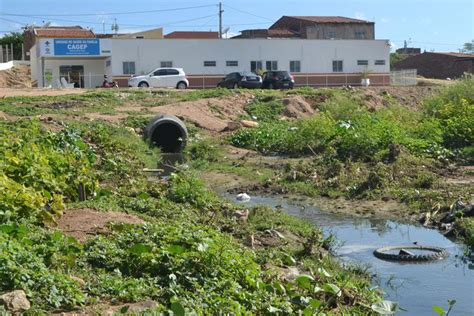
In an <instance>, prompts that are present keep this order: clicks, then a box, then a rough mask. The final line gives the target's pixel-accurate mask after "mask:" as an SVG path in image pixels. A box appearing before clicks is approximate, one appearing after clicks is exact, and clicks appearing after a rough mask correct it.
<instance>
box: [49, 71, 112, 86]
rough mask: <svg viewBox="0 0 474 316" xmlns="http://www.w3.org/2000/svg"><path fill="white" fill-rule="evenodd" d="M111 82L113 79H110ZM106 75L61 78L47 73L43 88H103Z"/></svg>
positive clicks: (73, 75)
mask: <svg viewBox="0 0 474 316" xmlns="http://www.w3.org/2000/svg"><path fill="white" fill-rule="evenodd" d="M109 80H110V81H111V80H112V78H109ZM103 81H104V75H98V74H92V73H88V74H84V75H82V74H81V75H79V74H72V73H67V74H64V75H61V76H53V75H51V73H45V74H44V77H43V83H44V84H43V86H44V87H46V88H97V87H100V86H102V82H103Z"/></svg>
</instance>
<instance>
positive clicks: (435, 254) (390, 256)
mask: <svg viewBox="0 0 474 316" xmlns="http://www.w3.org/2000/svg"><path fill="white" fill-rule="evenodd" d="M396 250H399V253H393V251H396ZM408 250H421V251H423V252H427V253H426V254H413V253H410V252H409V251H408ZM389 252H392V253H389ZM374 256H376V257H377V258H379V259H383V260H391V261H405V262H409V261H412V262H422V261H433V260H441V259H444V258H446V257H448V256H449V254H448V252H447V251H446V250H444V249H443V248H440V247H430V246H417V245H409V246H395V247H382V248H379V249H376V250H375V251H374Z"/></svg>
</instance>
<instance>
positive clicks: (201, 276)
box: [0, 119, 380, 314]
mask: <svg viewBox="0 0 474 316" xmlns="http://www.w3.org/2000/svg"><path fill="white" fill-rule="evenodd" d="M0 131H1V132H0V143H1V144H2V147H1V148H2V149H1V151H2V152H1V155H0V157H1V158H0V168H1V171H2V178H1V182H0V183H1V190H0V214H1V217H0V292H6V291H11V290H17V289H22V290H24V291H25V292H26V294H27V296H28V299H29V300H30V301H31V302H32V306H33V307H32V309H31V310H30V311H29V313H31V314H39V313H43V312H52V311H54V310H71V309H75V308H85V309H87V308H89V306H90V307H91V308H93V307H94V306H95V305H96V304H98V303H107V302H113V303H120V302H136V301H142V300H146V299H153V300H155V301H156V302H158V304H159V307H158V308H156V310H155V312H165V311H174V312H175V313H177V314H183V313H182V312H183V311H188V312H191V311H194V312H196V313H198V314H203V313H212V314H214V313H235V314H267V313H268V314H271V313H285V314H293V313H297V312H298V311H304V312H305V313H307V314H309V313H314V312H331V311H332V312H334V313H350V314H367V313H370V311H371V310H370V306H371V304H373V303H375V302H378V301H380V296H379V293H378V292H377V291H376V290H374V289H371V284H370V279H369V278H368V277H367V275H366V274H365V272H363V271H361V270H360V269H356V268H345V269H343V268H342V267H341V266H340V264H339V263H337V262H335V261H334V260H333V259H332V258H331V257H330V256H329V255H328V253H327V250H325V248H326V249H327V248H328V247H330V240H325V239H324V238H323V237H322V234H321V232H320V231H319V230H317V229H316V228H314V227H312V226H310V225H309V224H306V223H304V222H301V221H299V220H297V219H295V218H293V217H290V216H288V215H285V214H283V213H281V212H278V211H274V210H272V209H268V208H258V209H254V210H251V211H250V214H249V215H248V219H244V220H242V219H238V218H237V217H236V216H235V215H234V214H235V212H237V211H240V210H239V209H238V208H237V206H235V205H232V204H230V203H228V202H226V201H223V200H221V199H219V198H218V197H217V196H216V195H215V194H214V193H212V192H211V191H209V190H208V189H206V188H205V186H204V183H203V182H202V181H201V180H199V179H198V178H197V177H196V175H195V173H194V172H193V171H192V170H190V171H180V172H178V173H177V174H175V175H173V176H172V177H171V178H170V179H169V181H159V182H150V181H149V180H147V177H146V175H145V174H143V173H142V172H140V170H142V168H144V167H152V166H153V165H154V164H156V161H157V155H158V153H157V152H156V151H154V150H153V149H150V148H149V147H148V145H147V144H146V143H145V142H144V141H142V140H141V139H140V138H139V136H138V135H136V134H135V133H134V132H132V131H130V130H129V129H127V128H125V127H123V125H120V124H118V125H116V124H110V123H105V122H103V121H92V122H77V121H68V122H66V123H65V124H64V125H63V126H62V127H61V129H60V130H57V131H54V132H53V131H48V130H46V129H45V127H43V125H42V124H41V122H39V121H37V120H29V119H24V120H18V121H15V122H1V123H0ZM193 135H194V136H193V137H195V140H194V141H192V142H191V145H190V146H189V149H188V153H187V154H188V155H189V156H190V157H192V158H193V159H194V162H195V163H196V166H197V167H199V165H200V163H210V162H213V161H216V159H218V158H219V155H218V150H217V149H216V150H215V151H213V150H214V149H213V148H214V147H213V144H212V143H211V142H210V141H207V140H205V139H204V140H203V139H200V138H199V137H198V136H197V134H196V133H194V132H193ZM209 151H210V153H209ZM79 184H82V185H84V186H85V187H86V189H87V195H88V196H89V197H90V198H89V199H88V200H86V201H84V202H79V201H78V193H77V188H78V186H79ZM71 207H74V208H76V209H78V211H79V212H80V209H81V208H86V207H89V208H94V209H97V210H101V211H103V212H106V211H111V210H113V211H121V212H126V213H129V214H134V215H136V216H139V217H141V218H142V219H143V220H145V221H146V224H110V225H109V226H108V227H107V231H108V233H107V234H106V235H100V234H98V235H96V236H91V237H90V238H89V239H88V240H85V241H77V240H76V239H74V238H73V237H68V236H66V235H64V233H62V232H61V231H59V230H58V229H57V228H55V225H54V223H51V220H54V219H56V218H58V217H59V216H60V213H61V210H63V209H64V208H71ZM104 214H106V213H104ZM46 215H47V216H46ZM78 229H80V228H78ZM266 231H276V232H278V234H279V235H281V236H285V237H284V238H282V237H279V235H278V234H277V235H275V236H273V237H271V236H267V235H266V234H267V233H266ZM250 237H251V239H252V240H255V243H256V244H255V245H254V247H251V246H250V245H249V244H248V240H249V238H250ZM265 238H267V239H268V238H272V239H273V241H272V242H271V244H270V245H269V246H263V245H262V243H260V240H264V239H265ZM245 245H247V246H245ZM288 266H292V267H294V268H296V269H298V271H300V272H299V276H297V277H296V278H294V277H293V278H290V277H286V276H285V275H286V273H287V272H285V271H286V270H287V267H288Z"/></svg>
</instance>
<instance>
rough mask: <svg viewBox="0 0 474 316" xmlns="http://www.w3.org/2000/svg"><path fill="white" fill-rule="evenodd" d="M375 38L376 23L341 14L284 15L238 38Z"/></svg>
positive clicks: (246, 31)
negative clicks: (266, 25)
mask: <svg viewBox="0 0 474 316" xmlns="http://www.w3.org/2000/svg"><path fill="white" fill-rule="evenodd" d="M263 37H268V38H281V37H284V38H302V39H353V40H355V39H360V40H373V39H375V23H374V22H369V21H364V20H359V19H352V18H346V17H341V16H283V17H281V18H280V19H279V20H278V21H276V22H275V23H274V24H273V25H272V26H270V28H268V29H253V30H243V31H242V32H241V35H239V36H237V37H236V38H263Z"/></svg>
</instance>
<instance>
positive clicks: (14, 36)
mask: <svg viewBox="0 0 474 316" xmlns="http://www.w3.org/2000/svg"><path fill="white" fill-rule="evenodd" d="M11 44H13V59H16V60H20V59H21V45H22V44H23V34H22V33H19V32H11V33H10V34H5V35H4V36H3V37H0V45H3V47H7V46H8V48H10V45H11Z"/></svg>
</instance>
